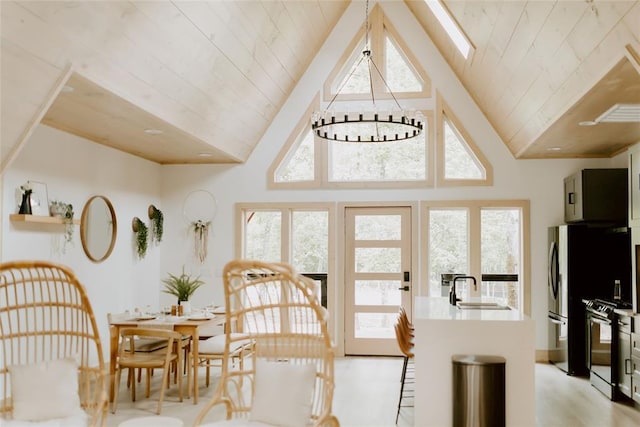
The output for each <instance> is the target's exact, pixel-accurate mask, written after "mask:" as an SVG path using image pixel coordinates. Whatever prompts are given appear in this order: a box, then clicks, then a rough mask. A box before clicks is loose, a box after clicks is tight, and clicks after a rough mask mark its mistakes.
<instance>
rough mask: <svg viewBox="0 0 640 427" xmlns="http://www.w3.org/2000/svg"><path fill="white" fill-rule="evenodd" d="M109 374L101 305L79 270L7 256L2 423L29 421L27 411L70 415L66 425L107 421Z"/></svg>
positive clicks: (1, 312) (41, 416) (1, 307)
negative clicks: (96, 311)
mask: <svg viewBox="0 0 640 427" xmlns="http://www.w3.org/2000/svg"><path fill="white" fill-rule="evenodd" d="M69 366H70V367H71V368H70V369H69ZM69 374H71V375H69ZM106 378H107V376H106V371H105V365H104V360H103V353H102V345H101V342H100V336H99V333H98V329H97V327H96V321H95V318H94V315H93V310H92V308H91V304H90V302H89V299H88V298H87V294H86V292H85V289H84V287H83V286H82V284H80V283H79V282H78V280H77V278H76V277H75V275H74V274H73V273H72V272H71V270H69V269H68V268H66V267H63V266H59V265H56V264H53V263H50V262H45V261H20V262H7V263H4V264H0V425H2V426H10V425H11V424H12V422H22V421H21V420H25V414H24V412H25V411H26V412H28V414H27V415H28V416H27V418H29V417H31V419H32V420H34V421H40V422H46V420H47V418H48V417H51V418H60V417H61V416H64V418H65V419H67V418H68V419H69V421H68V422H65V421H64V420H63V421H62V425H68V424H70V423H72V422H73V423H74V425H77V423H78V422H79V421H81V422H82V423H83V424H86V425H90V426H102V425H104V423H105V419H106V410H107V392H106ZM33 380H35V382H36V384H37V386H35V387H33V386H30V385H29V384H31V381H33ZM75 382H77V387H76V385H75ZM25 388H26V389H25ZM63 389H64V390H63ZM65 396H66V397H65ZM76 397H77V399H76ZM56 399H61V401H60V402H57V403H56ZM42 400H45V402H41V401H42ZM78 401H79V402H78ZM74 402H78V405H77V409H75V408H73V414H67V413H66V412H67V410H70V409H72V408H70V407H69V405H70V403H74ZM71 406H73V405H71ZM80 408H81V409H80ZM56 411H57V412H58V414H57V415H56V414H54V412H56ZM76 411H79V415H78V413H76ZM62 414H64V415H62ZM36 416H37V417H38V419H37V420H35V417H36ZM78 417H80V418H78ZM12 420H13V421H12ZM20 425H22V424H20ZM34 425H37V424H34Z"/></svg>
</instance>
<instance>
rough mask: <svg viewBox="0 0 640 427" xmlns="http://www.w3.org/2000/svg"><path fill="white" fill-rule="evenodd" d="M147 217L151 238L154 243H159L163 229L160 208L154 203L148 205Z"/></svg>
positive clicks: (162, 216)
mask: <svg viewBox="0 0 640 427" xmlns="http://www.w3.org/2000/svg"><path fill="white" fill-rule="evenodd" d="M149 219H150V220H151V240H152V241H154V242H155V243H160V242H161V241H162V233H163V231H164V229H163V226H164V215H163V214H162V211H161V210H160V209H158V208H156V207H155V206H154V205H149Z"/></svg>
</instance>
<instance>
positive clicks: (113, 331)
mask: <svg viewBox="0 0 640 427" xmlns="http://www.w3.org/2000/svg"><path fill="white" fill-rule="evenodd" d="M109 332H110V340H109V402H113V397H114V390H115V382H116V363H117V360H118V341H119V339H118V338H119V336H120V327H119V326H115V325H111V326H110V327H109Z"/></svg>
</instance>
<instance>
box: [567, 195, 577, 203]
mask: <svg viewBox="0 0 640 427" xmlns="http://www.w3.org/2000/svg"><path fill="white" fill-rule="evenodd" d="M567 201H568V202H569V204H570V205H575V204H576V193H569V194H568V200H567Z"/></svg>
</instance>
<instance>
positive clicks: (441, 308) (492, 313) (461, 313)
mask: <svg viewBox="0 0 640 427" xmlns="http://www.w3.org/2000/svg"><path fill="white" fill-rule="evenodd" d="M468 302H493V301H490V300H486V299H483V300H480V299H471V300H469V301H468ZM413 310H414V311H413V319H414V321H415V320H489V321H507V322H513V321H522V320H528V319H529V317H528V316H525V315H524V314H522V313H521V312H520V311H518V310H514V309H511V310H488V309H466V310H463V309H460V308H458V307H457V306H456V307H454V306H452V305H451V304H449V299H448V298H446V297H416V298H415V305H414V307H413Z"/></svg>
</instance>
